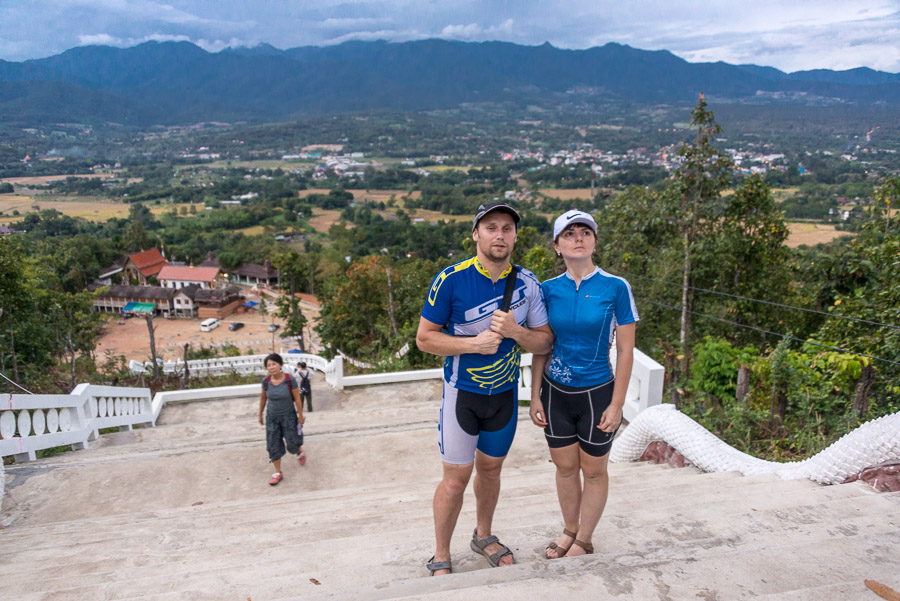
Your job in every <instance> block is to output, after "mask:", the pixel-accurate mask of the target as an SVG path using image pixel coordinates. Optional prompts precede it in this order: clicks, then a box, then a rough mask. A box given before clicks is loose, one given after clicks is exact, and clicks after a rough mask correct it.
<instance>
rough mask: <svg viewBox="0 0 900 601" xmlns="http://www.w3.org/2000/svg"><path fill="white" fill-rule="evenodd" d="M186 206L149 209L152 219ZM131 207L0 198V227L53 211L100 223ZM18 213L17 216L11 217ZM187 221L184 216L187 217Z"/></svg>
mask: <svg viewBox="0 0 900 601" xmlns="http://www.w3.org/2000/svg"><path fill="white" fill-rule="evenodd" d="M183 206H184V207H187V206H189V205H188V204H165V205H148V208H149V209H150V212H151V213H153V214H154V215H161V214H163V213H168V212H169V211H171V210H172V209H173V208H174V209H176V210H178V211H179V212H180V211H181V207H183ZM130 207H131V205H129V204H126V203H124V202H119V201H113V200H104V199H88V198H83V199H77V198H76V199H67V200H56V199H53V198H48V197H46V196H37V197H32V196H25V195H23V194H0V213H3V214H2V215H0V225H8V224H10V223H13V222H15V221H21V220H22V217H24V216H25V215H27V214H29V213H39V212H41V211H43V210H46V209H56V210H57V211H59V212H60V213H62V214H64V215H68V216H70V217H81V218H83V219H87V220H88V221H94V222H103V221H108V220H110V219H113V218H119V219H125V218H127V217H128V212H129V209H130ZM13 211H18V212H19V214H18V215H13V214H12V213H13ZM186 217H187V216H186Z"/></svg>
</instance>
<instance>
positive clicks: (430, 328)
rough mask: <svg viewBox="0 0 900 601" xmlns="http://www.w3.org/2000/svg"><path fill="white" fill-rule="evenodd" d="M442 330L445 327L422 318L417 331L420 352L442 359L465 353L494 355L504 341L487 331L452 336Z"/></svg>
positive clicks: (501, 337) (499, 336) (497, 335)
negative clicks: (470, 334)
mask: <svg viewBox="0 0 900 601" xmlns="http://www.w3.org/2000/svg"><path fill="white" fill-rule="evenodd" d="M442 329H443V326H440V325H438V324H436V323H432V322H430V321H428V320H427V319H425V318H424V317H420V318H419V329H418V331H416V346H417V347H419V350H420V351H422V352H424V353H431V354H432V355H440V356H441V357H449V356H452V355H462V354H465V353H476V354H479V355H493V354H494V353H496V352H497V348H498V347H499V346H500V343H501V342H502V341H503V336H501V335H499V334H497V333H495V332H492V331H491V330H485V331H483V332H481V333H480V334H478V335H477V336H451V335H449V334H445V333H444V332H442V331H441V330H442Z"/></svg>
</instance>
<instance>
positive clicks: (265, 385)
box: [263, 372, 294, 392]
mask: <svg viewBox="0 0 900 601" xmlns="http://www.w3.org/2000/svg"><path fill="white" fill-rule="evenodd" d="M271 379H272V376H266V379H265V380H263V390H269V380H271ZM284 381H285V382H287V385H288V392H290V391H292V390H293V389H294V379H293V378H292V377H291V374H289V373H287V372H284Z"/></svg>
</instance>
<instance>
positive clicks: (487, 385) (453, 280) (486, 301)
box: [422, 257, 548, 394]
mask: <svg viewBox="0 0 900 601" xmlns="http://www.w3.org/2000/svg"><path fill="white" fill-rule="evenodd" d="M511 271H512V267H510V268H509V269H507V270H506V271H504V272H503V273H502V274H500V278H499V279H498V280H497V283H494V282H492V281H491V276H490V274H489V273H488V271H487V270H486V269H485V268H484V266H483V265H482V264H481V261H479V260H478V257H472V258H470V259H466V260H465V261H461V262H460V263H457V264H455V265H451V266H450V267H448V268H446V269H444V270H443V271H442V272H440V273H439V274H438V275H437V277H435V278H434V282H433V283H432V284H431V288H430V289H429V291H428V299H427V300H426V301H425V306H424V308H423V309H422V317H424V318H425V319H427V320H428V321H430V322H431V323H433V324H437V325H440V326H443V331H444V333H446V334H449V335H451V336H475V335H477V334H479V333H480V332H483V331H484V330H487V329H489V328H490V325H491V315H492V314H493V312H494V311H496V310H497V309H499V308H500V304H501V302H502V301H503V292H504V291H505V289H506V278H507V277H508V276H509V274H510V272H511ZM509 310H510V311H512V312H513V314H514V315H515V317H516V322H517V323H518V324H519V325H524V326H527V327H529V328H536V327H539V326H542V325H544V324H546V323H547V322H548V319H547V310H546V308H545V306H544V303H543V300H542V295H541V287H540V283H539V282H538V280H537V278H536V277H535V276H534V274H533V273H531V272H530V271H528V270H527V269H521V268H520V269H519V270H518V274H517V279H516V286H515V289H514V290H513V295H512V302H511V303H510V308H509ZM519 360H520V351H519V347H518V345H517V344H516V342H515V340H513V339H512V338H504V339H503V342H501V343H500V346H499V347H498V349H497V352H496V353H494V354H493V355H480V354H477V353H465V354H462V355H454V356H450V357H447V358H446V359H445V360H444V380H445V381H446V382H447V383H448V384H449V385H450V386H453V387H454V388H459V389H460V390H467V391H469V392H476V393H478V394H496V393H498V392H503V391H506V390H509V389H510V388H512V387H513V386H515V385H516V383H517V381H518V379H519Z"/></svg>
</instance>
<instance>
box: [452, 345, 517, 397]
mask: <svg viewBox="0 0 900 601" xmlns="http://www.w3.org/2000/svg"><path fill="white" fill-rule="evenodd" d="M520 359H521V353H520V352H519V347H518V346H513V348H512V350H511V351H509V352H508V353H506V355H504V356H503V357H501V358H500V359H499V360H498V361H496V362H495V363H492V364H491V365H486V366H484V367H472V368H469V369H467V370H466V371H467V372H469V375H470V376H471V377H472V381H473V382H476V383H477V384H478V386H479V387H480V388H488V389H494V388H497V387H499V386H502V385H504V384H506V383H507V382H515V381H516V380H517V379H518V377H519V363H520Z"/></svg>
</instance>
